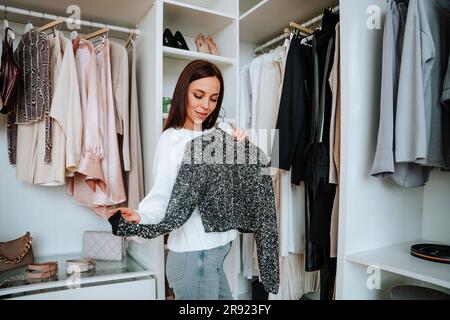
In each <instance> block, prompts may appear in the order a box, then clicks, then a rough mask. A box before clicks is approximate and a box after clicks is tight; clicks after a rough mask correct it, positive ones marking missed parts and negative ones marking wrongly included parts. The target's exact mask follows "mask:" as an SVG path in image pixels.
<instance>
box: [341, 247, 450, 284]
mask: <svg viewBox="0 0 450 320" xmlns="http://www.w3.org/2000/svg"><path fill="white" fill-rule="evenodd" d="M420 243H433V242H430V241H425V240H418V241H414V242H408V243H403V244H399V245H394V246H390V247H385V248H379V249H375V250H370V251H365V252H361V253H356V254H351V255H348V256H347V261H350V262H353V263H358V264H362V265H364V266H378V267H380V269H381V270H384V271H388V272H391V273H395V274H399V275H402V276H405V277H409V278H412V279H417V280H420V281H424V282H427V283H431V284H435V285H437V286H441V287H444V288H450V265H448V264H440V263H436V262H431V261H426V260H421V259H418V258H416V257H413V256H412V255H411V254H410V249H411V246H412V245H414V244H420Z"/></svg>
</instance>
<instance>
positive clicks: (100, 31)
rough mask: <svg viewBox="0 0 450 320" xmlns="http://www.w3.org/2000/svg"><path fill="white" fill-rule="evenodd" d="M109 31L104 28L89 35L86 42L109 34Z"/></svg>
mask: <svg viewBox="0 0 450 320" xmlns="http://www.w3.org/2000/svg"><path fill="white" fill-rule="evenodd" d="M108 32H109V29H108V28H102V29H100V30H97V31H95V32H93V33H90V34H88V35H87V36H86V37H85V38H84V39H85V40H91V39H93V38H95V37H98V36H101V35H102V34H105V33H108Z"/></svg>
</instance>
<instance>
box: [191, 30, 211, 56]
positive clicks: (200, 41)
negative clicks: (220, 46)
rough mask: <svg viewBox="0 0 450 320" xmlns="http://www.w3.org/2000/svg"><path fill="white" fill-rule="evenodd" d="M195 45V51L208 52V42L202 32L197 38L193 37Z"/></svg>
mask: <svg viewBox="0 0 450 320" xmlns="http://www.w3.org/2000/svg"><path fill="white" fill-rule="evenodd" d="M195 45H196V46H197V51H198V52H201V53H207V54H210V53H211V52H210V51H209V47H208V44H207V43H206V40H205V36H204V35H203V34H201V33H200V34H199V35H198V36H197V38H195Z"/></svg>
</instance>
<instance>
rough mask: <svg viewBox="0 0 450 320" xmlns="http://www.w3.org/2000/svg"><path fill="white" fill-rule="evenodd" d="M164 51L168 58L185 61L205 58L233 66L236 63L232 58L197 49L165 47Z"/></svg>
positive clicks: (219, 63)
mask: <svg viewBox="0 0 450 320" xmlns="http://www.w3.org/2000/svg"><path fill="white" fill-rule="evenodd" d="M163 53H164V57H166V58H173V59H178V60H185V61H194V60H197V59H203V60H207V61H209V62H212V63H215V64H218V65H221V66H233V65H234V64H235V63H236V60H235V59H231V58H226V57H222V56H216V55H212V54H205V53H200V52H195V51H187V50H182V49H177V48H171V47H163Z"/></svg>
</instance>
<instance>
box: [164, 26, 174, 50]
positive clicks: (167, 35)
mask: <svg viewBox="0 0 450 320" xmlns="http://www.w3.org/2000/svg"><path fill="white" fill-rule="evenodd" d="M163 45H164V46H165V47H172V48H176V47H177V45H176V43H175V37H174V36H173V34H172V31H170V29H169V28H166V30H164V33H163Z"/></svg>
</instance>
